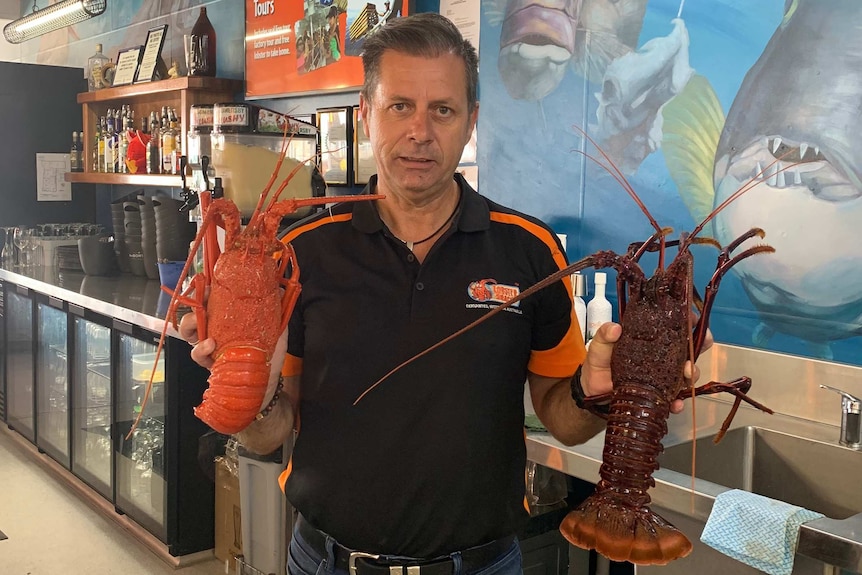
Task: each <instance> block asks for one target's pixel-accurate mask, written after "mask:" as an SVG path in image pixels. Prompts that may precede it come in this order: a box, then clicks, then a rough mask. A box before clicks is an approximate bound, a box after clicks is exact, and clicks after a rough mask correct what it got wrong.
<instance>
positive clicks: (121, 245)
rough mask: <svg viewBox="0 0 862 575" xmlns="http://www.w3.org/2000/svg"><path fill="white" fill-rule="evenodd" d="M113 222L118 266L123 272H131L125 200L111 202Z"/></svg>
mask: <svg viewBox="0 0 862 575" xmlns="http://www.w3.org/2000/svg"><path fill="white" fill-rule="evenodd" d="M111 222H112V223H113V224H114V253H115V254H117V266H118V267H119V268H120V271H121V272H123V273H129V272H130V271H131V270H130V269H129V250H128V248H127V247H126V221H125V215H124V213H123V200H117V201H115V202H112V203H111Z"/></svg>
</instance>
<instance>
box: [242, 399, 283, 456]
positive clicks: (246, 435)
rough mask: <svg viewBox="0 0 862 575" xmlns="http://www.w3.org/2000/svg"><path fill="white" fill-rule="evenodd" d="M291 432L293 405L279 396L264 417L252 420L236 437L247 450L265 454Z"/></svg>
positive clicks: (280, 443)
mask: <svg viewBox="0 0 862 575" xmlns="http://www.w3.org/2000/svg"><path fill="white" fill-rule="evenodd" d="M292 432H293V406H291V405H290V401H289V399H288V398H287V397H281V398H279V400H278V402H277V403H276V404H275V405H274V406H273V407H272V411H270V412H269V414H268V415H267V416H266V417H264V418H262V419H259V420H255V421H252V422H251V423H250V424H249V426H248V427H246V428H245V429H243V430H242V431H240V432H239V433H238V434H237V439H238V440H239V442H240V444H242V445H243V447H245V448H246V449H248V450H249V451H252V452H254V453H257V454H258V455H266V454H268V453H272V452H273V451H275V450H276V449H278V448H279V447H281V446H282V444H283V443H284V441H285V440H286V439H287V438H288V436H289V435H290V434H291V433H292Z"/></svg>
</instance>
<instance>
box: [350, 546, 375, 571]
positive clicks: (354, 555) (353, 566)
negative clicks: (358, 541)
mask: <svg viewBox="0 0 862 575" xmlns="http://www.w3.org/2000/svg"><path fill="white" fill-rule="evenodd" d="M379 558H380V555H375V554H374V553H363V552H362V551H351V552H350V556H349V557H348V558H347V566H348V568H349V569H350V575H356V560H357V559H379Z"/></svg>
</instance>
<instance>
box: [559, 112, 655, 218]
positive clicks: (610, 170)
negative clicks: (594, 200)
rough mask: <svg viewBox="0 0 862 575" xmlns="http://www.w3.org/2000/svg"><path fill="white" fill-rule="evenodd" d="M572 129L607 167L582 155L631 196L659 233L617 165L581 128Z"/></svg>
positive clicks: (592, 158)
mask: <svg viewBox="0 0 862 575" xmlns="http://www.w3.org/2000/svg"><path fill="white" fill-rule="evenodd" d="M572 128H574V130H575V131H576V132H579V133H580V134H581V135H582V136H583V137H584V138H586V140H587V141H588V142H589V143H590V144H592V145H593V147H594V148H595V149H596V150H598V151H599V154H601V156H602V157H603V158H604V159H605V160H606V161H607V163H608V165H605V164H603V163H602V162H599V161H598V160H596V159H595V158H594V157H592V156H589V155H586V153H584V155H586V156H587V157H588V158H590V159H591V160H593V161H594V162H596V163H597V164H598V165H599V166H601V167H602V168H604V169H605V171H607V172H608V173H609V174H610V175H611V176H613V178H614V179H615V180H616V181H617V182H618V183H619V184H620V185H621V186H622V187H623V189H624V190H625V191H626V193H628V195H629V196H631V198H632V199H633V200H634V201H635V203H636V204H637V205H638V207H639V208H640V209H641V211H642V212H643V213H644V215H645V216H646V217H647V219H648V220H649V222H650V225H652V227H653V229H654V230H655V231H657V232H661V229H662V228H661V226H659V225H658V222H657V221H655V218H653V217H652V214H650V213H649V210H648V209H647V207H646V205H644V203H643V202H642V201H641V199H640V198H639V197H638V195H637V193H636V192H635V190H634V188H633V187H632V185H631V184H630V183H629V181H628V180H627V179H626V177H625V175H624V174H623V173H622V171H621V170H620V169H619V168H618V167H617V165H616V164H615V163H614V161H613V160H612V159H611V157H610V156H608V154H607V153H606V152H605V151H604V150H603V149H602V147H601V146H599V145H598V144H597V143H596V141H595V140H593V139H592V138H591V137H590V136H589V134H587V132H586V131H585V130H584V129H583V128H581V127H579V126H572ZM578 151H580V150H578ZM615 174H616V175H615Z"/></svg>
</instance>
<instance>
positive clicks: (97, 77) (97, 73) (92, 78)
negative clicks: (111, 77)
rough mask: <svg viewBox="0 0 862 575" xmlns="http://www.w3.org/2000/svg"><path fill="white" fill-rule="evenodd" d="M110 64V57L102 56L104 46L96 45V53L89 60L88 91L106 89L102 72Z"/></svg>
mask: <svg viewBox="0 0 862 575" xmlns="http://www.w3.org/2000/svg"><path fill="white" fill-rule="evenodd" d="M108 62H109V60H108V57H107V56H105V55H104V54H102V45H101V44H96V53H95V54H93V55H92V56H90V57H89V58H88V59H87V89H88V90H89V91H90V92H95V91H96V90H98V89H100V88H104V87H105V83H104V80H105V79H104V77H103V76H102V70H103V69H104V67H105V64H107V63H108Z"/></svg>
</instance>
